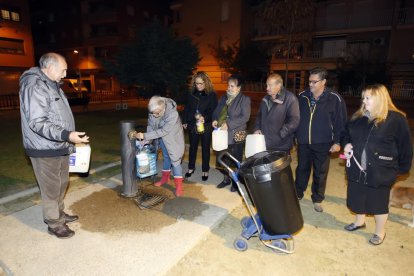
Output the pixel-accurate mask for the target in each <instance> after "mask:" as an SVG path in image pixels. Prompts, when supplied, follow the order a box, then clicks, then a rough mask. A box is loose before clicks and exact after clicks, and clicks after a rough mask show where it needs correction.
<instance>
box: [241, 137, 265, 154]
mask: <svg viewBox="0 0 414 276" xmlns="http://www.w3.org/2000/svg"><path fill="white" fill-rule="evenodd" d="M262 151H266V142H265V137H264V135H263V134H249V135H247V136H246V145H245V149H244V154H245V155H246V158H249V157H250V156H253V155H255V154H256V153H259V152H262Z"/></svg>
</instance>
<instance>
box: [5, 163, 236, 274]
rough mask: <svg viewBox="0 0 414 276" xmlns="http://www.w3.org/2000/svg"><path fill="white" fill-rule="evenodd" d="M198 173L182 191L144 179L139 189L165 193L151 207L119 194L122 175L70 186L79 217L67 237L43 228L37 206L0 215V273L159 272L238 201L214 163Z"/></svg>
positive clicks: (70, 206)
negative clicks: (176, 192)
mask: <svg viewBox="0 0 414 276" xmlns="http://www.w3.org/2000/svg"><path fill="white" fill-rule="evenodd" d="M184 168H186V165H184ZM184 171H185V169H184ZM199 179H201V169H200V168H199V167H197V169H196V173H194V174H193V176H192V177H191V178H190V179H189V181H187V182H186V184H185V186H184V191H185V193H184V197H182V198H175V197H174V196H173V195H172V193H173V191H174V188H173V186H170V185H164V186H165V187H164V186H163V187H161V188H154V187H153V186H152V185H151V183H150V182H149V181H144V182H143V186H142V187H143V188H145V189H146V188H150V189H157V190H155V191H157V192H159V193H164V194H165V195H167V196H168V197H169V198H170V199H169V200H168V201H166V202H165V203H163V204H161V205H158V206H156V207H154V208H153V209H149V210H141V209H139V208H138V207H137V206H136V205H135V204H134V202H133V201H132V200H130V199H124V198H121V197H119V196H118V194H117V191H119V190H120V187H121V185H122V177H121V175H115V176H113V177H111V178H109V179H106V180H103V181H101V182H100V183H97V184H91V185H89V186H86V187H85V188H82V189H79V190H76V191H72V192H70V193H69V194H67V196H66V199H65V204H66V210H68V212H69V213H76V214H78V215H79V216H80V219H79V221H78V222H75V223H72V224H71V225H70V227H71V228H72V229H73V230H74V231H75V232H76V234H75V236H74V237H72V238H70V239H67V240H61V239H57V238H56V237H54V236H51V235H49V234H48V233H47V230H46V225H45V224H44V223H43V222H42V210H41V206H40V205H35V206H32V207H30V208H28V209H25V210H22V211H19V212H16V213H14V214H12V215H9V216H5V217H2V218H0V229H1V232H2V234H1V236H0V248H1V250H0V266H3V274H4V275H8V273H12V274H13V275H158V274H163V273H165V272H166V271H168V270H169V269H171V267H173V266H174V265H175V264H176V263H177V262H178V261H179V260H180V259H181V258H182V257H183V256H185V254H186V253H187V252H188V251H189V250H191V249H192V248H193V246H195V245H196V244H197V243H198V242H199V241H200V240H201V239H202V238H203V237H204V236H206V234H208V233H209V232H210V230H211V228H213V227H215V226H216V225H217V224H218V223H219V222H221V221H222V220H223V219H224V218H225V217H226V215H227V214H229V213H230V212H231V211H232V210H233V209H234V208H236V207H237V206H240V205H241V204H242V201H241V198H240V196H239V195H238V194H237V193H231V192H230V191H229V189H217V188H216V187H215V185H216V184H217V183H219V182H220V181H221V180H222V176H221V174H220V173H219V172H218V171H217V170H215V169H211V170H210V177H209V179H208V181H207V182H205V183H200V182H201V181H199ZM191 180H194V181H196V182H192V181H191ZM171 182H172V181H171ZM3 274H2V271H1V269H0V275H3Z"/></svg>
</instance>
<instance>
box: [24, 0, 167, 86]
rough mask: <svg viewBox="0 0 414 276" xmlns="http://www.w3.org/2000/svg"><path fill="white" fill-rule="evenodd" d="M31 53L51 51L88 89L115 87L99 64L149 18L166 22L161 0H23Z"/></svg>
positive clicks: (133, 35) (109, 58)
mask: <svg viewBox="0 0 414 276" xmlns="http://www.w3.org/2000/svg"><path fill="white" fill-rule="evenodd" d="M29 1H30V3H31V5H30V7H31V13H32V26H33V36H34V40H35V43H34V44H35V52H36V55H37V56H38V55H41V54H42V53H44V52H47V51H50V50H53V51H56V52H59V53H60V54H62V55H64V56H65V58H66V59H67V61H68V67H69V70H68V77H70V78H77V79H79V78H81V79H82V81H83V83H84V84H85V85H86V87H88V89H89V90H90V91H119V90H120V83H119V82H118V80H117V79H115V78H113V77H112V76H111V75H109V74H108V73H107V72H105V70H104V68H103V61H105V60H111V58H112V57H113V56H114V54H116V52H117V50H118V47H119V45H120V44H122V43H125V42H128V41H129V40H131V39H133V38H134V37H135V35H136V31H137V29H138V28H139V27H142V26H143V25H145V24H146V23H149V22H151V21H153V20H160V21H162V22H165V23H168V22H167V15H168V13H169V9H168V2H167V1H143V0H140V1H134V0H118V1H112V0H72V1H63V2H62V1H49V0H29Z"/></svg>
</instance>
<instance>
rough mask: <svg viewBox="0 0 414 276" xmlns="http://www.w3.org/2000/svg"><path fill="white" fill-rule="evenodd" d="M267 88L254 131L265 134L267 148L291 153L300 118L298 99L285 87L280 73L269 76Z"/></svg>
mask: <svg viewBox="0 0 414 276" xmlns="http://www.w3.org/2000/svg"><path fill="white" fill-rule="evenodd" d="M266 90H267V95H266V96H264V97H263V99H262V101H261V103H260V106H259V111H258V113H257V116H256V122H255V126H254V133H256V134H263V135H264V136H265V141H266V149H267V150H277V151H284V152H287V153H289V152H290V150H291V149H292V147H293V137H294V133H295V131H296V129H297V127H298V125H299V120H300V114H299V103H298V99H297V97H296V95H295V94H293V93H292V92H290V91H288V90H286V89H285V88H284V87H283V80H282V77H281V76H280V75H279V74H271V75H269V76H268V78H267V81H266Z"/></svg>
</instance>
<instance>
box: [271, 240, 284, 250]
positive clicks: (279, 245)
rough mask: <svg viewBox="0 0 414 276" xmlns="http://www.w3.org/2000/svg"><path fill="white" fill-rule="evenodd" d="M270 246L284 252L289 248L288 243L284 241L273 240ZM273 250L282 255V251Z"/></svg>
mask: <svg viewBox="0 0 414 276" xmlns="http://www.w3.org/2000/svg"><path fill="white" fill-rule="evenodd" d="M270 244H271V245H272V246H274V247H277V248H280V249H282V250H287V248H288V246H287V242H286V241H285V240H284V239H277V240H273V241H272V242H271V243H270ZM273 250H274V251H275V252H277V253H280V251H278V250H277V249H273Z"/></svg>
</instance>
